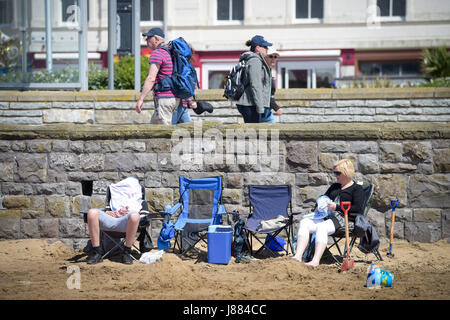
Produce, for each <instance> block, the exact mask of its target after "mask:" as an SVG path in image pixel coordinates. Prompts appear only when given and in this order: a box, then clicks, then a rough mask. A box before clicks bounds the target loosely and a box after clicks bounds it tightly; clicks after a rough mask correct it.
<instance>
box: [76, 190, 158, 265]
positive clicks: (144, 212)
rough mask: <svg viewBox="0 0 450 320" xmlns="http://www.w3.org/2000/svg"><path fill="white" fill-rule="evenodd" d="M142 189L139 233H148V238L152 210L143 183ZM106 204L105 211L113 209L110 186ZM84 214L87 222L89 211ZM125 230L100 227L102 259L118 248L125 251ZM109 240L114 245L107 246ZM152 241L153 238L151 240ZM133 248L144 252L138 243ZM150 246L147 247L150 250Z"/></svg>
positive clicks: (141, 235)
mask: <svg viewBox="0 0 450 320" xmlns="http://www.w3.org/2000/svg"><path fill="white" fill-rule="evenodd" d="M141 190H142V203H141V206H142V208H141V210H140V211H139V215H140V219H139V226H138V229H137V234H139V237H138V239H139V238H140V237H143V236H144V235H146V236H147V237H148V238H150V235H149V234H148V231H147V228H148V226H149V225H150V222H151V220H150V212H149V209H148V204H147V201H146V200H145V188H144V187H143V186H142V185H141ZM105 200H106V206H105V208H104V209H103V210H104V211H111V206H110V203H111V191H110V188H109V186H108V188H107V189H106V199H105ZM81 214H83V219H84V222H85V223H87V214H88V213H87V212H81ZM125 237H126V233H125V232H117V231H107V230H102V229H100V245H101V247H102V252H104V254H103V256H102V259H105V258H108V257H110V256H113V255H114V254H115V253H116V251H117V250H120V251H122V252H124V250H125V248H124V246H125V240H126V239H125ZM107 242H112V247H111V248H109V247H107V244H106V243H107ZM150 243H151V240H150ZM133 248H135V249H136V250H137V251H138V253H139V254H142V253H144V252H142V251H143V250H142V248H138V247H136V245H135V244H134V243H133ZM148 249H149V248H147V250H148ZM131 257H132V258H133V259H134V260H135V261H136V260H137V259H136V258H135V257H134V256H133V255H131Z"/></svg>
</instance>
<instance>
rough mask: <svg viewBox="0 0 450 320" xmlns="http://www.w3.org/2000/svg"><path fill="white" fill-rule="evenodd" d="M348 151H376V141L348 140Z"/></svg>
mask: <svg viewBox="0 0 450 320" xmlns="http://www.w3.org/2000/svg"><path fill="white" fill-rule="evenodd" d="M348 144H349V151H350V152H354V153H377V152H378V143H377V142H375V141H348Z"/></svg>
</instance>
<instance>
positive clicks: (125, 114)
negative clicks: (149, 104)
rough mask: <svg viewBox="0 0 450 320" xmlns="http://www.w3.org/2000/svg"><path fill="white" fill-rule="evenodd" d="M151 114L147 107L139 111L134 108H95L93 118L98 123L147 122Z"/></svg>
mask: <svg viewBox="0 0 450 320" xmlns="http://www.w3.org/2000/svg"><path fill="white" fill-rule="evenodd" d="M151 116H152V112H151V111H150V110H148V109H147V110H146V109H144V110H143V111H142V112H141V113H137V112H136V111H135V110H95V120H96V123H99V124H119V125H120V124H124V123H126V124H148V123H150V118H151Z"/></svg>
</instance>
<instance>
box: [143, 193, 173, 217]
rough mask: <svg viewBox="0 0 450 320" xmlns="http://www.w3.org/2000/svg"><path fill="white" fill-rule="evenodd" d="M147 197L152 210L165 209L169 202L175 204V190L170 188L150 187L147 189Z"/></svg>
mask: <svg viewBox="0 0 450 320" xmlns="http://www.w3.org/2000/svg"><path fill="white" fill-rule="evenodd" d="M145 199H146V200H147V203H148V207H149V210H150V212H158V211H160V210H164V208H165V207H166V204H167V203H170V204H171V205H174V204H175V203H174V202H173V199H174V198H173V191H172V189H170V188H149V189H145Z"/></svg>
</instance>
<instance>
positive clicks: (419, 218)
mask: <svg viewBox="0 0 450 320" xmlns="http://www.w3.org/2000/svg"><path fill="white" fill-rule="evenodd" d="M413 213H414V219H413V220H414V221H415V222H433V223H439V222H441V209H434V208H415V209H414V210H413Z"/></svg>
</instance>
